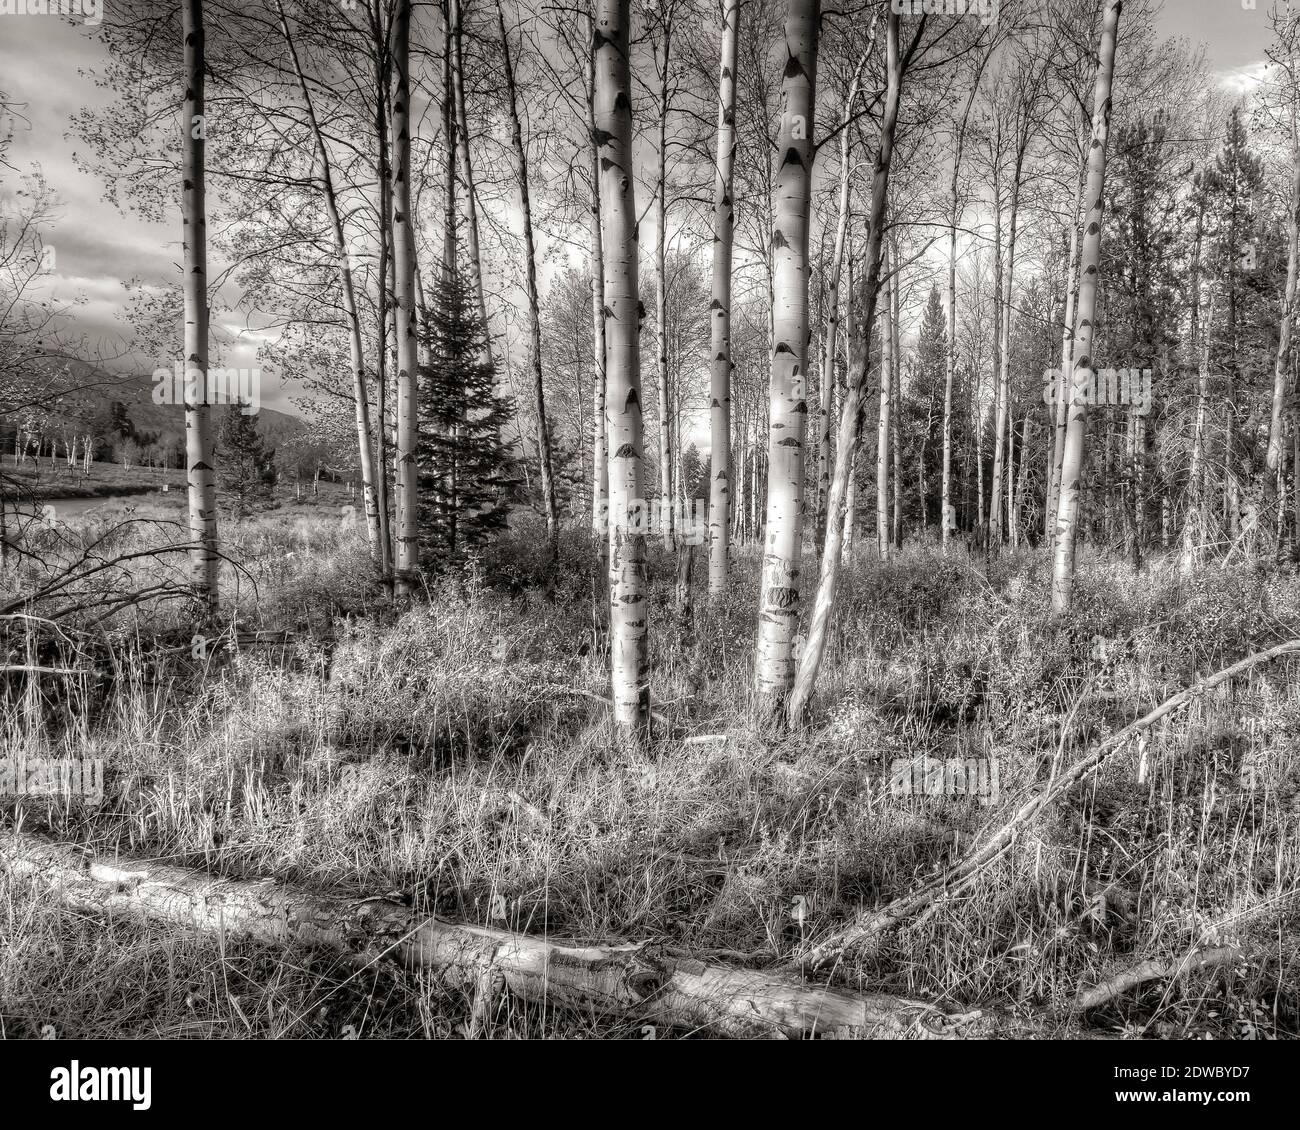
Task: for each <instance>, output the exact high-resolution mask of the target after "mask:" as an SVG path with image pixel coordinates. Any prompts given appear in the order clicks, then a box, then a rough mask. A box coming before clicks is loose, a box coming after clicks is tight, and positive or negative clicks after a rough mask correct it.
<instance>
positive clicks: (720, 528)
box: [709, 0, 743, 596]
mask: <svg viewBox="0 0 1300 1130" xmlns="http://www.w3.org/2000/svg"><path fill="white" fill-rule="evenodd" d="M739 36H740V0H726V3H725V6H724V7H723V10H722V61H721V65H720V68H719V71H718V155H717V166H718V168H717V175H716V177H715V180H714V185H713V297H712V301H711V302H710V303H709V310H710V313H711V315H712V317H711V318H710V319H709V320H710V335H711V339H712V340H711V343H710V344H711V346H712V348H711V349H710V351H709V354H710V358H711V359H710V362H709V594H710V595H711V596H717V595H718V594H719V593H721V592H723V591H724V590H725V589H726V586H727V548H728V545H727V543H728V534H729V532H730V513H729V507H730V505H731V464H730V459H731V368H732V365H731V252H732V238H733V235H734V225H735V220H734V208H733V205H732V199H731V176H732V171H733V169H734V168H735V161H736V48H737V44H738V42H739ZM742 473H743V471H742Z"/></svg>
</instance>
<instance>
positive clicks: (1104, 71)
mask: <svg viewBox="0 0 1300 1130" xmlns="http://www.w3.org/2000/svg"><path fill="white" fill-rule="evenodd" d="M1122 7H1123V2H1122V0H1111V2H1110V4H1109V5H1108V6H1107V8H1106V13H1105V16H1104V17H1103V20H1102V30H1101V46H1100V49H1099V51H1098V61H1097V85H1096V89H1095V90H1094V93H1093V109H1092V144H1091V148H1090V149H1089V152H1088V187H1087V191H1086V193H1085V196H1084V200H1085V202H1086V203H1087V205H1088V218H1087V222H1086V224H1085V226H1084V233H1083V253H1082V258H1081V260H1080V271H1079V299H1078V307H1077V311H1076V316H1075V330H1074V370H1073V379H1072V381H1071V389H1070V391H1071V396H1070V400H1071V403H1070V406H1069V423H1068V424H1067V426H1066V430H1065V449H1064V455H1063V457H1062V462H1061V492H1060V500H1059V502H1058V504H1057V518H1056V545H1055V550H1054V553H1053V566H1052V610H1053V612H1055V613H1056V614H1057V615H1061V614H1064V613H1066V612H1068V611H1069V610H1070V604H1071V599H1072V597H1073V595H1074V546H1075V539H1076V536H1077V533H1078V520H1079V486H1080V478H1081V476H1082V472H1083V446H1084V432H1085V430H1086V427H1087V419H1088V410H1087V406H1086V405H1084V404H1081V403H1080V404H1075V403H1074V400H1075V396H1074V395H1073V392H1074V388H1075V387H1077V386H1078V385H1079V384H1081V383H1082V382H1083V381H1084V380H1087V379H1088V378H1089V377H1090V376H1091V371H1092V331H1093V319H1094V318H1095V317H1096V310H1097V273H1098V268H1099V266H1100V264H1101V223H1102V211H1103V207H1104V198H1103V189H1104V187H1105V183H1106V140H1107V137H1108V136H1109V134H1110V91H1111V79H1112V76H1113V75H1114V71H1115V39H1116V34H1117V32H1118V29H1119V14H1120V9H1121V8H1122Z"/></svg>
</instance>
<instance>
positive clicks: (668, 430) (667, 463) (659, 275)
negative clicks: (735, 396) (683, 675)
mask: <svg viewBox="0 0 1300 1130" xmlns="http://www.w3.org/2000/svg"><path fill="white" fill-rule="evenodd" d="M659 24H660V32H661V33H662V34H663V38H664V57H663V67H662V69H661V70H660V71H659V94H658V102H659V123H658V126H659V145H658V148H657V149H656V150H655V158H656V164H655V334H656V338H655V344H656V345H657V346H658V350H657V352H656V354H655V387H656V389H657V391H658V393H659V500H660V503H659V505H660V534H661V536H662V538H663V546H664V549H672V547H673V510H672V498H673V443H672V426H671V422H670V419H669V406H668V291H667V278H666V272H665V270H664V247H665V244H666V242H667V231H666V228H667V224H668V97H669V96H668V72H669V69H670V67H671V66H672V48H673V20H672V0H667V2H665V0H660V3H659Z"/></svg>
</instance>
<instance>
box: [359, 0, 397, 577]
mask: <svg viewBox="0 0 1300 1130" xmlns="http://www.w3.org/2000/svg"><path fill="white" fill-rule="evenodd" d="M383 13H384V8H383V5H382V4H381V2H380V0H371V3H370V4H369V5H368V6H367V8H366V18H367V20H368V30H369V33H370V57H371V65H372V67H373V75H374V83H375V141H376V144H375V150H376V153H377V154H378V157H377V160H376V168H375V173H376V179H377V181H378V184H379V238H378V243H379V266H378V271H377V272H376V282H375V290H376V291H377V293H376V295H375V314H376V320H377V322H378V334H379V341H378V348H377V350H376V356H375V417H376V421H375V496H376V498H375V501H376V506H377V508H378V510H379V572H380V575H381V576H382V578H383V583H384V586H385V588H386V589H387V590H388V591H389V593H390V594H391V593H392V591H393V585H394V576H393V560H394V549H395V547H394V543H393V529H392V517H391V506H390V505H389V490H388V458H389V457H388V452H389V446H390V445H389V433H388V427H389V415H390V411H389V405H388V373H389V368H388V330H389V325H390V324H391V321H392V319H391V318H390V316H389V315H390V309H389V302H388V297H389V293H390V291H391V290H392V289H393V287H392V286H391V284H390V280H391V278H392V274H393V260H392V233H393V181H392V169H391V161H390V157H391V152H390V142H391V137H390V131H389V124H390V123H389V119H388V114H389V111H390V110H391V108H392V107H391V101H392V72H391V71H390V70H389V68H388V47H387V45H388V41H389V29H388V27H387V26H385V19H384V15H383ZM394 352H396V351H394Z"/></svg>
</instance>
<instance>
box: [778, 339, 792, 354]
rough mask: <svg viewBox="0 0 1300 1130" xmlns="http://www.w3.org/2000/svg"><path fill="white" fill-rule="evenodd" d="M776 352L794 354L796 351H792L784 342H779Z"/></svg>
mask: <svg viewBox="0 0 1300 1130" xmlns="http://www.w3.org/2000/svg"><path fill="white" fill-rule="evenodd" d="M776 351H777V353H793V352H794V350H793V349H791V348H790V347H789V346H788V345H787V344H786V343H785V342H783V341H778V342H777V343H776Z"/></svg>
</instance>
